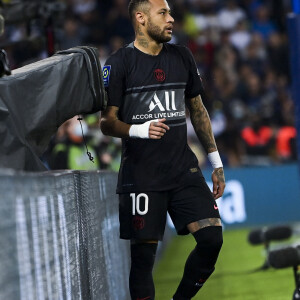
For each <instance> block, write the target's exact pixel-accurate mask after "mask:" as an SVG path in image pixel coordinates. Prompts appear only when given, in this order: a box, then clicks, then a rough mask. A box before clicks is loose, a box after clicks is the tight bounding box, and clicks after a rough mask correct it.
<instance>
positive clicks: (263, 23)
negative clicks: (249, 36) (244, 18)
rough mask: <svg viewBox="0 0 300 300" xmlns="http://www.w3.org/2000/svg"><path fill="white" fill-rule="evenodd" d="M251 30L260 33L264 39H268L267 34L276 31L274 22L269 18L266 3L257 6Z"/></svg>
mask: <svg viewBox="0 0 300 300" xmlns="http://www.w3.org/2000/svg"><path fill="white" fill-rule="evenodd" d="M252 30H253V32H258V33H259V34H261V36H262V37H263V38H264V39H265V40H268V38H269V36H270V35H271V34H272V33H273V32H275V31H276V27H275V24H274V23H273V21H272V20H271V19H270V11H269V8H268V7H267V6H266V5H260V6H259V7H258V8H257V10H256V13H255V19H254V20H253V28H252Z"/></svg>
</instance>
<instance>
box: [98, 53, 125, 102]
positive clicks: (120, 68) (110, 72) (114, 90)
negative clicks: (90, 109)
mask: <svg viewBox="0 0 300 300" xmlns="http://www.w3.org/2000/svg"><path fill="white" fill-rule="evenodd" d="M103 81H104V86H105V89H106V91H107V95H108V101H107V106H117V107H120V106H121V104H122V99H123V96H124V88H125V71H124V64H123V62H122V57H121V53H120V51H118V52H116V53H115V54H113V55H112V56H111V57H110V58H108V60H107V61H106V62H105V65H104V67H103Z"/></svg>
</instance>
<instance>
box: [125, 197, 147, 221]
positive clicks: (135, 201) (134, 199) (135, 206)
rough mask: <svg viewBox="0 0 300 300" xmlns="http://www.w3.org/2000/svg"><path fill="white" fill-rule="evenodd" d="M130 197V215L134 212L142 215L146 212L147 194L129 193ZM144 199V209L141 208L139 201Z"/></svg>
mask: <svg viewBox="0 0 300 300" xmlns="http://www.w3.org/2000/svg"><path fill="white" fill-rule="evenodd" d="M130 197H131V199H132V215H133V216H134V215H135V214H136V213H138V214H139V215H141V216H143V215H145V214H146V213H147V212H148V205H149V197H148V195H147V194H144V193H141V194H138V195H136V194H135V193H131V194H130ZM143 200H144V204H145V205H144V210H141V201H143Z"/></svg>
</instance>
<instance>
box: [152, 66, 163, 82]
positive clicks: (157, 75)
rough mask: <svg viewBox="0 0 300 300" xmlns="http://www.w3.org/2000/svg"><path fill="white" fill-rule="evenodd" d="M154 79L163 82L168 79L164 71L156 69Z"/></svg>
mask: <svg viewBox="0 0 300 300" xmlns="http://www.w3.org/2000/svg"><path fill="white" fill-rule="evenodd" d="M154 77H155V79H156V80H157V81H159V82H163V81H165V79H166V74H165V72H164V71H163V70H162V69H156V70H155V71H154Z"/></svg>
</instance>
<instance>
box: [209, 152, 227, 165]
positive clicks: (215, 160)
mask: <svg viewBox="0 0 300 300" xmlns="http://www.w3.org/2000/svg"><path fill="white" fill-rule="evenodd" d="M207 158H208V160H209V161H210V163H211V165H212V167H213V168H214V169H216V168H223V164H222V160H221V157H220V154H219V151H214V152H211V153H208V155H207Z"/></svg>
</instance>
